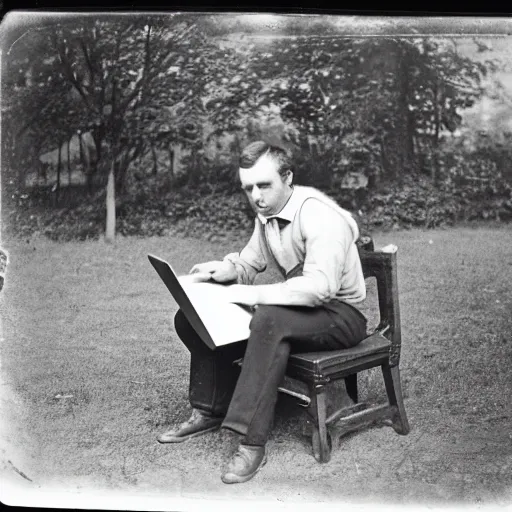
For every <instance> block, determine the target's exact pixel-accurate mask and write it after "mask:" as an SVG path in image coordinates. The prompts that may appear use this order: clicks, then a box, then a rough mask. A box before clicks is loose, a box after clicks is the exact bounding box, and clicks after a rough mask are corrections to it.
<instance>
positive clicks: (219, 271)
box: [190, 260, 238, 283]
mask: <svg viewBox="0 0 512 512" xmlns="http://www.w3.org/2000/svg"><path fill="white" fill-rule="evenodd" d="M198 272H200V273H206V274H210V275H211V277H212V279H213V280H214V281H217V282H218V283H228V282H230V281H236V280H237V278H238V274H237V273H236V269H235V265H233V263H231V262H230V261H227V260H225V261H207V262H206V263H198V264H197V265H194V266H193V267H192V269H191V270H190V274H195V273H198Z"/></svg>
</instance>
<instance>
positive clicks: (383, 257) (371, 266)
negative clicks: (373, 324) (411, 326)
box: [359, 246, 402, 365]
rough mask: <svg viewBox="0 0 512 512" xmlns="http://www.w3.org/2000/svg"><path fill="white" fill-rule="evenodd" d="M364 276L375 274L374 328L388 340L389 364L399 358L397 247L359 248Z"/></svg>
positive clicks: (400, 336)
mask: <svg viewBox="0 0 512 512" xmlns="http://www.w3.org/2000/svg"><path fill="white" fill-rule="evenodd" d="M359 256H360V258H361V264H362V267H363V274H364V277H365V279H367V278H369V277H375V279H376V281H377V294H378V300H379V313H380V321H379V325H378V326H377V331H379V332H380V333H381V334H382V335H384V336H386V338H388V339H389V340H390V341H391V347H390V364H391V365H396V364H398V362H399V360H400V348H401V344H402V330H401V324H400V304H399V301H398V277H397V248H396V246H391V248H390V250H389V252H383V251H366V250H363V249H361V250H360V251H359Z"/></svg>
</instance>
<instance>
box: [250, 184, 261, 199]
mask: <svg viewBox="0 0 512 512" xmlns="http://www.w3.org/2000/svg"><path fill="white" fill-rule="evenodd" d="M260 199H261V191H260V189H259V188H258V187H253V188H252V200H253V201H258V200H260Z"/></svg>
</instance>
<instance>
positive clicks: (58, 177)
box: [55, 142, 62, 206]
mask: <svg viewBox="0 0 512 512" xmlns="http://www.w3.org/2000/svg"><path fill="white" fill-rule="evenodd" d="M61 153H62V143H61V142H59V157H58V160H57V186H56V188H55V205H56V206H59V195H60V171H61V167H62V155H61Z"/></svg>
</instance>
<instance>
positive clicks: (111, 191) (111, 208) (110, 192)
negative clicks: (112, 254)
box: [105, 157, 116, 243]
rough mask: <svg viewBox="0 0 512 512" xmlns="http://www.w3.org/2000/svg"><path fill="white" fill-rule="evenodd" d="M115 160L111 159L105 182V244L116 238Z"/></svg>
mask: <svg viewBox="0 0 512 512" xmlns="http://www.w3.org/2000/svg"><path fill="white" fill-rule="evenodd" d="M114 169H115V158H114V157H112V162H111V164H110V171H109V173H108V181H107V221H106V228H105V242H107V243H113V242H114V241H115V238H116V190H115V189H116V185H115V172H114Z"/></svg>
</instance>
